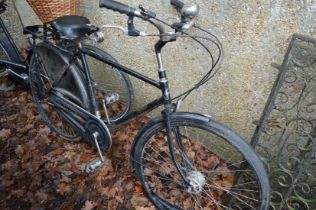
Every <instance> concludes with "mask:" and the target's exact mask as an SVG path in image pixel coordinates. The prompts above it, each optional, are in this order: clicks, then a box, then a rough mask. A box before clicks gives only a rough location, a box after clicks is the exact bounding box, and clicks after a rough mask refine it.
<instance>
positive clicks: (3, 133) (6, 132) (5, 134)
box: [0, 128, 11, 138]
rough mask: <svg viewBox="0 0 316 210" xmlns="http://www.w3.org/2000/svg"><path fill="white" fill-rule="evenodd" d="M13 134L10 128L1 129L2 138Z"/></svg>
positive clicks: (0, 135)
mask: <svg viewBox="0 0 316 210" xmlns="http://www.w3.org/2000/svg"><path fill="white" fill-rule="evenodd" d="M10 135H11V130H10V129H5V128H4V129H1V130H0V138H8V137H9V136H10Z"/></svg>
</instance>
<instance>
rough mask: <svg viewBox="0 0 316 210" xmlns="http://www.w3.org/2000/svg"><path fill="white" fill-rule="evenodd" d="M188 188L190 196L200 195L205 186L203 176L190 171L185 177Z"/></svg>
mask: <svg viewBox="0 0 316 210" xmlns="http://www.w3.org/2000/svg"><path fill="white" fill-rule="evenodd" d="M186 179H187V181H188V183H189V186H188V189H187V191H188V192H189V193H191V194H198V193H201V192H202V190H203V187H204V185H205V182H206V180H205V176H204V175H203V174H202V173H201V172H199V171H191V172H189V173H188V174H187V177H186Z"/></svg>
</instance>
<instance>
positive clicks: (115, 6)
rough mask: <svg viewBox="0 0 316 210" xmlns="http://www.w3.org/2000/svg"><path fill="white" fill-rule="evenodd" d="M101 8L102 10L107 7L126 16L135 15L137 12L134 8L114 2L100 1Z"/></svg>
mask: <svg viewBox="0 0 316 210" xmlns="http://www.w3.org/2000/svg"><path fill="white" fill-rule="evenodd" d="M99 6H100V7H101V8H102V7H105V8H107V9H111V10H113V11H116V12H119V13H122V14H126V15H128V16H131V15H135V11H136V9H135V8H133V7H129V6H127V5H125V4H122V3H120V2H117V1H113V0H100V2H99Z"/></svg>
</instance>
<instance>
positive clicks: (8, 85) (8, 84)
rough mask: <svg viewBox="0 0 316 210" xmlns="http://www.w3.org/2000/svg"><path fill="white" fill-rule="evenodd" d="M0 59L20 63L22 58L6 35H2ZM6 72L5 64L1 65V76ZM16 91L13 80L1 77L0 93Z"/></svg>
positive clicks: (0, 35)
mask: <svg viewBox="0 0 316 210" xmlns="http://www.w3.org/2000/svg"><path fill="white" fill-rule="evenodd" d="M0 59H1V60H8V61H16V62H17V61H19V59H20V57H19V55H18V54H16V52H15V51H14V49H13V48H12V46H11V44H10V42H9V40H8V39H7V38H6V36H5V35H4V34H0ZM5 70H6V66H5V64H0V75H2V74H3V73H4V72H5ZM14 89H15V84H14V82H13V81H12V80H9V79H7V78H3V77H0V91H12V90H14Z"/></svg>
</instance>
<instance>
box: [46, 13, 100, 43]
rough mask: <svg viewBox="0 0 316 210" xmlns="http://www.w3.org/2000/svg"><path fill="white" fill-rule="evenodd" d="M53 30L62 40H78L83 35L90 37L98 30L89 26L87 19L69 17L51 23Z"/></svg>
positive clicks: (75, 16) (74, 16)
mask: <svg viewBox="0 0 316 210" xmlns="http://www.w3.org/2000/svg"><path fill="white" fill-rule="evenodd" d="M51 25H52V27H53V29H55V30H56V31H57V32H58V33H59V34H60V36H61V38H63V39H71V40H74V39H78V38H81V37H84V36H85V35H87V34H88V35H90V34H92V33H94V32H96V31H98V30H99V29H98V28H97V27H95V26H93V25H91V24H90V21H89V19H88V18H85V17H82V16H77V15H69V16H62V17H59V18H57V19H56V20H54V21H53V22H52V23H51Z"/></svg>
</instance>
